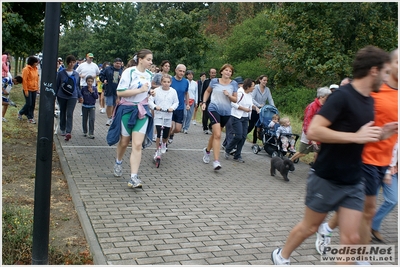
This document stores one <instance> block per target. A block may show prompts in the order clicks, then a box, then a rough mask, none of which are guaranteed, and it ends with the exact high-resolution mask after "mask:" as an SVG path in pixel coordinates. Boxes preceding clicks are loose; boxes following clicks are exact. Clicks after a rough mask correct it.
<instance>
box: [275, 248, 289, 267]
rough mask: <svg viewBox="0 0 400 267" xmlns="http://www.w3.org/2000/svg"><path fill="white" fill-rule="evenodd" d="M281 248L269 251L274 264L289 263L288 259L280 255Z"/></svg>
mask: <svg viewBox="0 0 400 267" xmlns="http://www.w3.org/2000/svg"><path fill="white" fill-rule="evenodd" d="M281 250H282V249H281V248H277V249H275V250H274V251H272V253H271V260H272V262H273V263H274V265H290V260H288V259H284V258H282V256H281Z"/></svg>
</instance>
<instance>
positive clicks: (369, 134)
mask: <svg viewBox="0 0 400 267" xmlns="http://www.w3.org/2000/svg"><path fill="white" fill-rule="evenodd" d="M373 124H374V122H373V121H370V122H368V123H366V124H364V125H363V126H361V128H360V129H359V130H358V131H357V132H356V139H355V140H354V143H357V144H365V143H369V142H378V141H379V140H380V138H381V135H382V128H381V127H378V126H373Z"/></svg>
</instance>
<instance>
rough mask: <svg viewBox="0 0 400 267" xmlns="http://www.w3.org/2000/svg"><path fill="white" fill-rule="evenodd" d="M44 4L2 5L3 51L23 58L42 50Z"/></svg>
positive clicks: (12, 3)
mask: <svg viewBox="0 0 400 267" xmlns="http://www.w3.org/2000/svg"><path fill="white" fill-rule="evenodd" d="M44 10H45V3H39V2H33V3H20V2H15V3H14V2H3V3H2V39H3V42H2V46H3V48H2V49H3V51H8V52H11V53H12V54H17V55H20V56H23V57H27V56H30V55H33V54H35V53H37V52H39V51H41V49H42V45H43V33H44V24H43V18H44Z"/></svg>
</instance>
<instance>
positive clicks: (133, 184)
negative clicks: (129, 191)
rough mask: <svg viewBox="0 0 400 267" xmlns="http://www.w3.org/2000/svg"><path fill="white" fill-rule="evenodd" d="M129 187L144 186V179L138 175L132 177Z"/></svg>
mask: <svg viewBox="0 0 400 267" xmlns="http://www.w3.org/2000/svg"><path fill="white" fill-rule="evenodd" d="M128 187H130V188H142V181H141V180H140V179H139V177H138V176H137V175H135V176H133V177H131V179H130V180H129V182H128Z"/></svg>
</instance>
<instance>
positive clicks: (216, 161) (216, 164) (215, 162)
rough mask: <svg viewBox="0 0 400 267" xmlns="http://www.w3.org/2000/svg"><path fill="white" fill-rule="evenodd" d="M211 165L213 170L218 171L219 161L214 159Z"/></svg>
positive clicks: (219, 167)
mask: <svg viewBox="0 0 400 267" xmlns="http://www.w3.org/2000/svg"><path fill="white" fill-rule="evenodd" d="M213 167H214V171H218V170H219V169H221V168H222V166H221V163H219V161H218V160H215V161H214V162H213Z"/></svg>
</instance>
